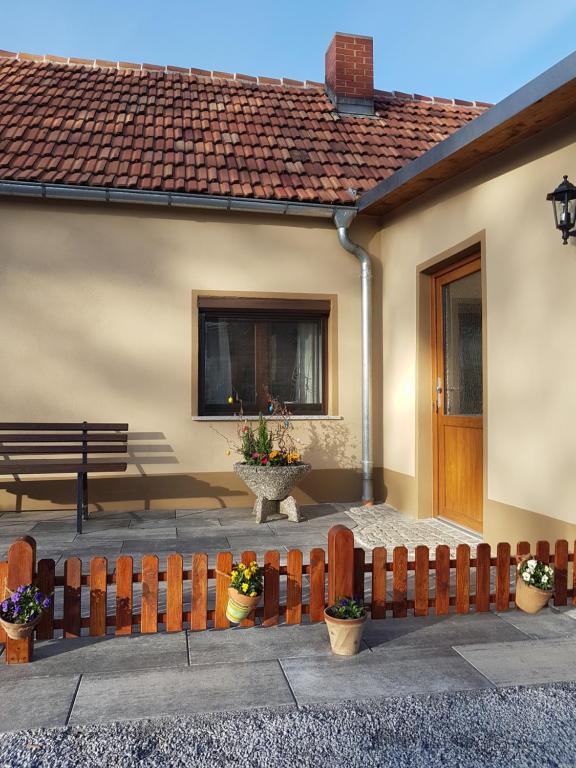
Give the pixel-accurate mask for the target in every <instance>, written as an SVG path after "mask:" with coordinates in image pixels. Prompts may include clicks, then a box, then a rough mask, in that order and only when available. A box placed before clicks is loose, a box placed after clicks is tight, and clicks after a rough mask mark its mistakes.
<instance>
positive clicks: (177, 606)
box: [166, 554, 184, 632]
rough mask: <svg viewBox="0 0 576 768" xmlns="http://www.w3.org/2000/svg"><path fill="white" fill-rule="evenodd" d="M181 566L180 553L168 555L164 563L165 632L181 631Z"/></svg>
mask: <svg viewBox="0 0 576 768" xmlns="http://www.w3.org/2000/svg"><path fill="white" fill-rule="evenodd" d="M183 568H184V560H183V558H182V555H178V554H172V555H168V561H167V564H166V574H167V575H166V579H167V581H166V632H181V631H182V607H183V602H184V585H183V581H182V579H183V574H182V570H183Z"/></svg>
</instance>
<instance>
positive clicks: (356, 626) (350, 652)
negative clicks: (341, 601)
mask: <svg viewBox="0 0 576 768" xmlns="http://www.w3.org/2000/svg"><path fill="white" fill-rule="evenodd" d="M367 618H368V617H367V616H364V618H363V619H336V618H334V616H330V614H329V613H328V612H327V611H324V621H325V622H326V626H327V627H328V636H329V637H330V646H331V647H332V653H335V654H336V655H337V656H355V655H356V654H357V653H358V651H359V650H360V643H361V642H362V635H363V634H364V627H365V626H366V619H367Z"/></svg>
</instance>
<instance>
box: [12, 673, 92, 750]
mask: <svg viewBox="0 0 576 768" xmlns="http://www.w3.org/2000/svg"><path fill="white" fill-rule="evenodd" d="M5 669H6V668H3V669H2V672H1V673H0V731H16V730H23V729H28V728H55V727H57V726H63V725H66V720H67V718H68V713H69V712H70V707H71V706H72V701H73V699H74V694H75V692H76V688H77V687H78V680H79V677H78V676H77V675H70V676H68V677H57V678H54V679H52V678H47V677H44V678H36V677H35V678H29V679H23V678H19V679H8V678H6V677H5V676H4V671H5ZM1 751H2V748H1V746H0V763H1V762H2V757H1Z"/></svg>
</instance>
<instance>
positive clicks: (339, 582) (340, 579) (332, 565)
mask: <svg viewBox="0 0 576 768" xmlns="http://www.w3.org/2000/svg"><path fill="white" fill-rule="evenodd" d="M353 591H354V534H353V533H352V531H351V530H350V528H346V526H345V525H333V526H332V528H330V530H329V531H328V605H329V606H330V605H333V604H334V603H335V602H336V600H337V599H338V598H339V597H352V593H353Z"/></svg>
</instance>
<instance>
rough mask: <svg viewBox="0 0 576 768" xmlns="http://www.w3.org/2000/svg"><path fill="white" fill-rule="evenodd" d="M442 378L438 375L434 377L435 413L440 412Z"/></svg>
mask: <svg viewBox="0 0 576 768" xmlns="http://www.w3.org/2000/svg"><path fill="white" fill-rule="evenodd" d="M442 391H443V390H442V379H441V378H440V377H438V378H437V379H436V413H440V408H441V407H442Z"/></svg>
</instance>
